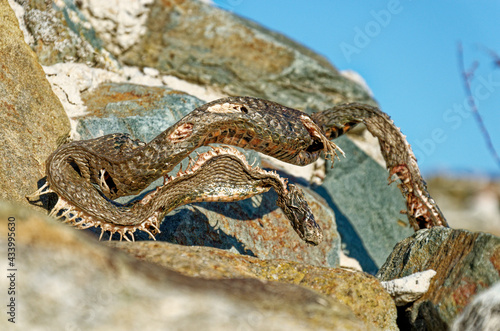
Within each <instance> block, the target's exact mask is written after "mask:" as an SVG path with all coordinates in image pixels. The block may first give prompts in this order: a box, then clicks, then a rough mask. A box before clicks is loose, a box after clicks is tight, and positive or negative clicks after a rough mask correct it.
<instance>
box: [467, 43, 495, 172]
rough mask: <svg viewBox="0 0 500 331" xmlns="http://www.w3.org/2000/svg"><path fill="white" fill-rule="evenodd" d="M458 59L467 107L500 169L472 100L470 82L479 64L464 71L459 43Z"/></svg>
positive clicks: (481, 119)
mask: <svg viewBox="0 0 500 331" xmlns="http://www.w3.org/2000/svg"><path fill="white" fill-rule="evenodd" d="M458 59H459V64H460V66H461V70H462V77H463V79H464V85H465V93H466V94H467V100H468V103H469V107H470V109H471V111H472V114H473V115H474V118H475V119H476V122H477V124H478V125H479V128H480V129H481V133H482V134H483V137H484V140H485V142H486V146H487V147H488V149H489V151H490V154H491V155H492V157H493V159H494V160H495V162H496V163H497V165H498V167H500V157H498V153H497V151H496V150H495V146H493V143H492V142H491V137H490V134H489V133H488V129H486V126H485V125H484V122H483V118H482V117H481V115H480V114H479V110H478V108H477V105H476V101H475V100H474V96H473V95H472V88H471V81H472V78H473V77H474V71H475V70H476V69H477V67H478V65H479V64H478V63H477V62H476V61H475V62H474V63H473V64H472V67H471V68H470V69H469V71H466V70H465V61H464V51H463V47H462V43H461V42H459V43H458Z"/></svg>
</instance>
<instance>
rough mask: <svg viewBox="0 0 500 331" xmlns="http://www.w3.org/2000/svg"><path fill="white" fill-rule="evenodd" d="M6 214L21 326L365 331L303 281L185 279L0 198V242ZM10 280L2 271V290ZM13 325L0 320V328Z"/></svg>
mask: <svg viewBox="0 0 500 331" xmlns="http://www.w3.org/2000/svg"><path fill="white" fill-rule="evenodd" d="M9 218H10V219H11V220H12V218H13V219H15V221H13V223H14V224H15V230H14V231H15V233H16V237H15V238H16V242H15V243H16V257H15V260H14V267H16V268H17V271H16V272H15V275H14V276H15V277H14V282H15V288H16V293H15V294H13V295H14V297H15V302H16V304H17V305H16V307H15V313H16V315H15V318H16V319H15V322H16V326H17V327H18V328H20V329H23V330H34V329H52V330H54V329H60V328H67V329H82V330H96V329H99V330H100V329H102V330H104V329H109V328H117V329H122V330H128V329H151V330H159V329H164V328H165V326H166V325H168V329H169V330H196V329H199V330H234V329H235V328H242V329H273V330H312V329H316V330H317V329H324V330H346V329H349V330H366V325H365V324H364V323H363V322H362V321H360V320H359V319H358V318H356V316H355V315H354V314H353V313H352V312H351V311H350V309H349V308H347V307H346V306H345V305H343V304H341V303H339V302H337V301H335V300H333V299H332V298H330V297H328V296H325V295H321V294H319V293H317V292H315V291H313V290H310V289H306V288H304V287H302V286H298V285H294V284H283V283H278V282H273V281H262V280H257V279H219V280H206V279H200V278H193V277H188V276H184V275H181V274H179V273H177V272H175V271H171V270H168V269H166V268H162V267H159V266H157V265H153V264H150V263H147V262H143V261H138V260H136V259H134V258H131V257H129V256H126V255H125V254H124V253H121V252H120V251H118V250H116V249H111V248H106V247H104V246H103V245H102V244H99V243H98V242H96V241H95V240H94V239H91V238H89V237H88V236H86V235H85V233H84V232H81V231H75V230H74V229H71V228H69V227H67V226H64V225H61V224H59V223H58V222H55V221H54V220H52V219H49V218H47V217H45V216H43V215H41V214H39V213H37V212H34V211H30V210H27V209H25V208H22V207H20V206H14V205H10V204H7V203H5V202H3V201H2V202H0V245H1V246H2V247H7V238H8V237H7V232H8V227H7V222H8V219H9ZM11 227H12V226H11ZM6 262H7V259H2V262H1V264H2V268H3V270H6V269H7V265H6ZM10 281H11V280H10V279H7V277H1V278H0V286H1V287H2V288H3V289H7V288H8V287H9V286H12V284H10ZM11 326H12V325H11V324H10V323H9V322H8V321H7V318H2V319H1V321H0V328H2V329H3V330H7V329H9V328H10V327H11Z"/></svg>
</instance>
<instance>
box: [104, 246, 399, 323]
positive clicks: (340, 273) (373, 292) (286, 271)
mask: <svg viewBox="0 0 500 331" xmlns="http://www.w3.org/2000/svg"><path fill="white" fill-rule="evenodd" d="M109 245H111V246H112V247H118V248H120V249H123V250H124V251H126V252H127V253H129V254H131V255H132V256H134V257H137V258H139V259H141V260H145V261H148V262H153V263H156V264H159V265H161V266H163V267H166V268H169V269H172V270H175V271H178V272H180V273H182V274H184V275H187V276H194V277H202V278H205V279H228V278H241V277H245V278H257V279H260V280H264V281H278V282H284V283H289V284H297V285H301V286H304V287H307V288H310V289H313V290H315V291H317V292H319V293H322V294H324V295H326V296H329V297H330V298H332V299H334V300H335V301H340V302H342V303H344V304H345V305H347V306H348V307H349V308H351V309H352V310H353V311H354V313H355V314H356V316H357V317H358V318H360V319H361V320H363V322H365V323H366V325H370V326H374V327H376V328H377V329H380V330H398V328H397V326H396V308H395V306H394V302H393V301H392V299H391V297H390V296H389V295H388V293H387V292H386V291H384V289H383V288H382V287H381V284H380V283H379V282H378V281H377V280H376V279H375V278H374V277H372V276H370V275H367V274H365V273H362V272H352V271H347V270H343V269H330V268H322V267H314V266H311V265H308V264H302V263H297V262H290V261H286V260H260V259H257V258H254V257H249V256H241V255H237V254H234V253H231V252H227V251H223V250H219V249H214V248H210V247H197V246H191V247H185V246H179V245H172V244H169V243H165V242H138V243H136V244H131V243H128V242H111V243H109Z"/></svg>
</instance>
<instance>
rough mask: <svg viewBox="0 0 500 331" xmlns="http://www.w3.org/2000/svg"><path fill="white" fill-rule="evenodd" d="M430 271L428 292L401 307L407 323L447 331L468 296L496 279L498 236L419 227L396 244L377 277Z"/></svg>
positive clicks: (499, 268) (499, 262)
mask: <svg viewBox="0 0 500 331" xmlns="http://www.w3.org/2000/svg"><path fill="white" fill-rule="evenodd" d="M428 269H432V270H435V271H436V276H434V278H433V279H432V281H431V286H430V288H429V290H428V291H427V293H426V294H424V295H423V296H422V297H421V298H420V299H418V300H417V301H415V302H414V303H413V304H412V305H409V306H407V307H406V309H405V314H406V317H405V319H406V320H407V323H408V327H411V328H413V329H417V330H422V329H426V330H445V329H449V328H450V327H451V324H452V322H453V320H454V319H455V317H456V316H457V315H458V314H459V313H460V312H462V311H463V309H464V308H465V307H466V306H467V304H468V303H469V302H470V301H471V299H472V296H473V295H474V294H475V293H478V292H479V291H481V290H483V289H486V288H488V287H490V286H491V285H492V284H494V283H496V282H498V281H499V280H500V238H498V237H495V236H493V235H490V234H486V233H481V232H469V231H466V230H455V229H450V228H437V227H435V228H432V229H427V230H420V231H418V232H417V233H415V234H414V235H413V236H411V237H409V238H407V239H405V240H403V241H401V242H400V243H398V245H397V246H396V247H395V248H394V251H393V253H392V254H391V256H389V258H388V259H387V262H386V263H385V264H384V265H383V266H382V267H381V268H380V270H379V273H378V274H377V277H378V278H379V279H381V280H383V281H388V280H392V279H395V278H400V277H405V276H408V275H410V274H413V273H416V272H421V271H424V270H428Z"/></svg>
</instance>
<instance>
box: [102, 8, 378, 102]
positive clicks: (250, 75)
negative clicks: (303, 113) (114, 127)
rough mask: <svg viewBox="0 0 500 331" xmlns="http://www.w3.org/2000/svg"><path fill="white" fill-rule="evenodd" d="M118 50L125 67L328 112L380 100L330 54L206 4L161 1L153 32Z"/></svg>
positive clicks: (154, 11)
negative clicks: (338, 105) (333, 62)
mask: <svg viewBox="0 0 500 331" xmlns="http://www.w3.org/2000/svg"><path fill="white" fill-rule="evenodd" d="M103 32H105V31H103ZM100 33H101V32H100V31H97V34H98V35H99V34H100ZM114 44H116V42H115V43H114ZM115 55H116V56H117V58H118V59H120V60H121V61H123V62H124V63H125V64H128V65H134V66H141V67H142V66H147V67H153V68H156V69H158V70H159V71H160V72H161V73H163V74H171V75H174V76H177V77H179V78H182V79H185V80H188V81H193V82H196V83H199V84H203V85H213V86H217V87H219V88H220V89H222V90H223V91H224V92H225V93H227V94H230V95H252V96H256V97H262V98H265V99H270V100H273V101H276V102H280V103H283V104H285V105H287V106H292V107H297V108H301V109H308V108H310V109H316V110H318V109H326V108H328V107H331V106H332V105H333V104H335V103H339V102H343V101H354V100H357V101H361V102H366V103H373V99H372V98H371V97H370V95H369V93H368V92H367V91H366V90H365V89H364V88H363V87H361V86H360V85H358V84H357V83H355V82H353V81H351V80H349V79H347V78H345V77H344V76H342V75H341V74H340V73H339V72H338V71H337V70H336V69H335V68H334V67H333V66H332V65H331V64H330V63H329V62H328V61H327V60H326V59H324V58H323V57H321V56H319V55H317V54H315V53H313V52H312V51H310V50H309V49H307V48H305V47H304V46H302V45H299V44H297V43H295V42H293V41H291V40H290V39H288V38H286V37H284V36H283V35H281V34H278V33H274V32H271V31H269V30H266V29H264V28H262V27H261V26H259V25H257V24H255V23H253V22H251V21H249V20H246V19H243V18H240V17H237V16H235V15H233V14H231V13H228V12H226V11H223V10H221V9H218V8H215V7H212V6H210V5H208V4H205V3H202V2H199V1H173V0H164V1H155V2H154V3H153V4H152V5H151V9H150V14H149V17H148V20H147V21H146V32H145V34H144V35H143V36H142V37H141V38H139V40H138V42H137V44H135V45H133V46H132V47H131V48H130V49H128V50H125V51H122V52H120V53H118V54H115Z"/></svg>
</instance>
